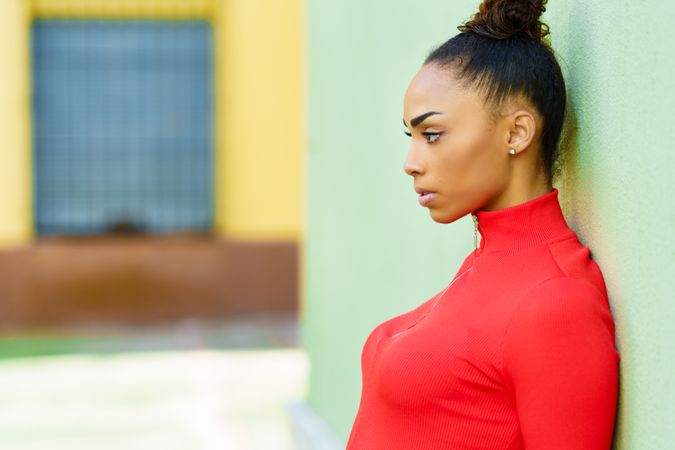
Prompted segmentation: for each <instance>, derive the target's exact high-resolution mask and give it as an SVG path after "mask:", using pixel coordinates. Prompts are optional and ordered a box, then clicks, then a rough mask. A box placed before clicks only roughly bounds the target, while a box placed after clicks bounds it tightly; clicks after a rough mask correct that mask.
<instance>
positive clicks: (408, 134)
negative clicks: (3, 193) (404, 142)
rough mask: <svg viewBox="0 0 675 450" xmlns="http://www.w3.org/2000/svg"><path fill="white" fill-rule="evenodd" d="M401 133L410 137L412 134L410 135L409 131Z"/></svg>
mask: <svg viewBox="0 0 675 450" xmlns="http://www.w3.org/2000/svg"><path fill="white" fill-rule="evenodd" d="M403 133H404V134H405V135H406V136H412V134H410V132H409V131H406V130H403Z"/></svg>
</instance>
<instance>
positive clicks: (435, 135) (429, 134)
mask: <svg viewBox="0 0 675 450" xmlns="http://www.w3.org/2000/svg"><path fill="white" fill-rule="evenodd" d="M422 135H423V136H424V137H425V138H426V140H427V142H428V143H429V144H433V143H434V142H436V140H437V139H438V138H439V137H440V136H441V133H432V132H430V131H425V132H424V133H422ZM430 138H433V139H430Z"/></svg>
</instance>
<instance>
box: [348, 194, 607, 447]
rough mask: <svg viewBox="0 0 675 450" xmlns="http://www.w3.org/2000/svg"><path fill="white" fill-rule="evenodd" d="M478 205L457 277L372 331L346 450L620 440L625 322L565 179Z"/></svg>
mask: <svg viewBox="0 0 675 450" xmlns="http://www.w3.org/2000/svg"><path fill="white" fill-rule="evenodd" d="M472 216H473V217H474V220H476V226H477V230H478V232H480V236H481V242H480V246H479V247H478V248H476V249H475V250H474V251H473V252H471V253H470V254H469V255H468V256H467V257H466V258H465V260H464V262H463V263H462V264H461V266H460V268H459V270H458V271H457V273H456V274H455V276H454V277H453V279H452V281H451V282H450V284H449V285H448V286H446V287H444V288H443V289H442V290H441V291H440V292H439V293H437V294H436V295H434V296H433V297H431V298H430V299H428V300H427V301H425V302H424V303H422V304H420V305H419V306H417V307H416V308H414V309H413V310H411V311H409V312H406V313H404V314H401V315H399V316H396V317H394V318H392V319H389V320H387V321H385V322H383V323H381V324H380V325H378V326H377V327H376V328H375V329H374V330H373V331H372V332H371V333H370V335H369V336H368V338H367V339H366V341H365V344H364V346H363V351H362V354H361V369H362V389H361V400H360V404H359V408H358V411H357V414H356V418H355V420H354V424H353V427H352V430H351V433H350V436H349V440H348V442H347V450H440V449H444V450H445V449H447V450H469V449H470V450H483V449H484V450H520V449H525V450H604V449H609V448H610V447H611V441H612V433H613V429H614V421H615V412H616V401H617V395H618V368H619V360H620V357H619V354H618V352H617V351H616V347H615V341H614V322H613V318H612V314H611V311H610V307H609V303H608V300H607V292H606V289H605V283H604V279H603V275H602V272H601V271H600V269H599V267H598V265H597V264H596V263H595V262H594V261H593V260H592V259H591V256H590V250H589V249H588V248H587V247H585V246H584V245H582V244H581V243H580V242H579V240H578V239H577V235H576V233H575V232H574V231H573V230H572V229H571V228H569V227H568V225H567V223H566V221H565V218H564V216H563V214H562V210H561V208H560V204H559V201H558V190H557V189H556V188H553V190H552V191H551V192H549V193H547V194H544V195H542V196H540V197H537V198H535V199H533V200H530V201H527V202H524V203H520V204H518V205H515V206H511V207H508V208H503V209H499V210H493V211H481V210H478V211H475V212H474V213H472Z"/></svg>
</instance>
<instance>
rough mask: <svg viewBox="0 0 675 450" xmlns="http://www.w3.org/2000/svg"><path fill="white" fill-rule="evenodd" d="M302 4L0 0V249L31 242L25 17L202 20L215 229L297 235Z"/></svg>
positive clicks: (265, 236)
mask: <svg viewBox="0 0 675 450" xmlns="http://www.w3.org/2000/svg"><path fill="white" fill-rule="evenodd" d="M302 1H303V0H286V1H284V2H280V1H275V0H222V1H219V0H162V1H158V0H32V1H31V0H23V1H22V0H3V1H2V3H1V4H0V33H2V34H0V36H1V37H2V38H3V39H2V42H3V48H4V51H3V59H2V62H0V64H1V66H0V69H1V70H0V92H2V102H1V103H0V119H1V121H0V127H1V131H2V134H1V136H2V138H3V141H2V145H1V146H0V246H5V247H6V246H9V245H12V244H24V243H27V242H30V240H31V239H32V237H33V226H32V220H33V218H32V199H31V197H32V191H31V185H32V180H31V174H32V162H31V159H30V156H31V150H30V109H29V102H30V97H29V92H28V89H29V75H30V71H29V46H28V36H29V21H30V19H31V18H158V19H206V20H209V21H210V22H211V23H212V24H213V27H214V39H215V55H214V57H215V62H216V73H215V80H216V96H217V98H216V117H215V120H216V122H215V125H216V127H215V130H216V142H215V153H216V154H215V169H214V170H215V173H214V175H215V177H214V179H215V186H214V191H215V205H214V207H215V218H214V224H213V226H214V228H215V229H216V231H217V232H219V233H220V234H223V235H227V236H230V237H233V238H238V239H245V240H275V241H278V240H290V241H296V240H298V239H299V238H300V235H301V230H300V228H301V204H302V201H301V200H302V199H301V189H302V183H303V179H304V172H303V170H304V167H303V166H302V161H303V160H304V159H303V157H304V151H305V142H304V135H305V133H304V129H303V126H304V105H305V99H304V97H303V95H304V86H305V80H304V73H305V67H304V63H305V62H304V40H305V35H304V5H303V4H302Z"/></svg>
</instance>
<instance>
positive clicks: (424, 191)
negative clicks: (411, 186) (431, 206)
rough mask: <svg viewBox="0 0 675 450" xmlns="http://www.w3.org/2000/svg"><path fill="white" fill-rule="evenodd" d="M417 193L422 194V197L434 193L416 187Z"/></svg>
mask: <svg viewBox="0 0 675 450" xmlns="http://www.w3.org/2000/svg"><path fill="white" fill-rule="evenodd" d="M415 192H417V193H418V194H420V195H422V194H428V193H433V191H429V190H427V189H424V188H421V187H416V188H415Z"/></svg>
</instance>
